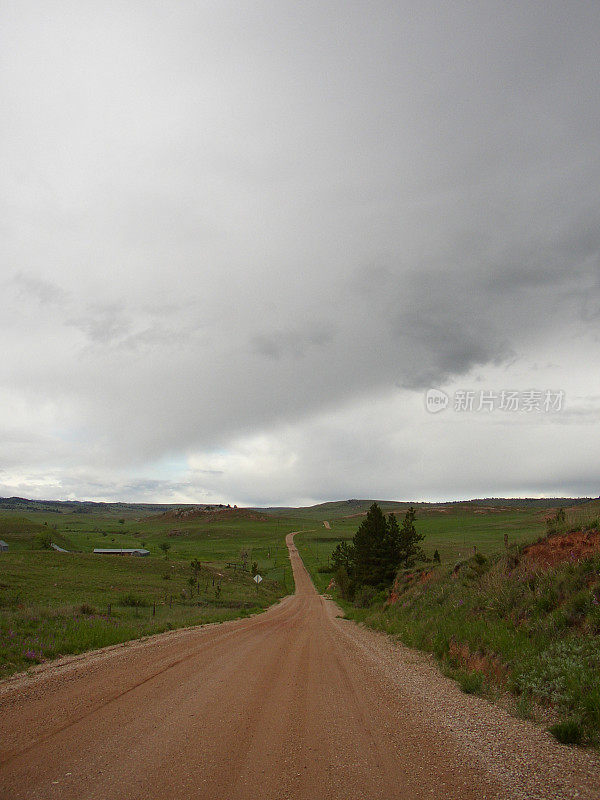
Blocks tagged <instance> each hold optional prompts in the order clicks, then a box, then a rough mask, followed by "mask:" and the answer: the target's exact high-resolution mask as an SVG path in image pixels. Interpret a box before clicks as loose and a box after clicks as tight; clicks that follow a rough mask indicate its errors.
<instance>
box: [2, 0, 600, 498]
mask: <svg viewBox="0 0 600 800" xmlns="http://www.w3.org/2000/svg"><path fill="white" fill-rule="evenodd" d="M0 39H1V41H0V64H1V78H0V81H1V82H0V107H1V108H2V115H1V117H0V145H1V146H0V159H1V163H0V173H1V176H2V177H1V179H0V180H1V196H0V202H1V210H0V211H1V213H0V248H1V251H0V258H1V264H2V266H1V272H0V335H1V341H2V349H1V358H0V496H10V495H21V496H26V497H35V498H52V499H54V498H56V499H69V498H73V499H98V500H131V501H156V502H226V503H227V502H231V503H238V504H266V505H275V504H299V503H309V502H316V501H321V500H327V499H342V498H347V497H362V498H367V497H378V498H390V499H414V500H419V499H421V500H443V499H457V498H466V497H482V496H492V495H495V496H507V495H513V496H515V495H516V496H518V495H528V496H533V495H536V496H537V495H540V496H541V495H546V496H548V495H569V496H571V495H573V496H583V495H590V496H597V495H598V494H600V470H599V462H598V453H599V452H600V218H599V217H600V139H599V132H600V74H599V72H600V69H599V65H600V57H599V45H598V42H599V41H600V4H599V3H598V2H597V1H596V0H593V1H592V2H586V0H570V1H569V0H560V2H552V0H540V2H533V1H532V0H522V2H519V3H509V2H506V1H505V0H503V1H502V2H476V3H473V2H451V1H450V2H446V3H441V2H439V0H434V1H432V2H423V0H419V2H416V0H415V1H414V2H401V1H400V0H389V1H388V2H377V1H375V2H373V0H370V2H368V3H367V2H356V1H352V0H337V1H335V2H334V1H332V2H327V0H318V2H316V1H315V2H311V1H310V0H309V1H308V2H307V1H306V0H303V2H301V3H300V2H293V3H292V2H285V0H272V2H261V1H260V0H253V2H244V1H243V0H236V2H226V1H224V0H214V2H208V1H203V0H193V2H192V1H191V0H189V1H188V2H186V1H185V0H177V2H172V0H163V2H152V0H140V1H139V2H135V1H134V0H128V2H121V1H120V0H119V1H118V2H110V0H102V2H89V1H88V0H75V1H74V2H54V1H53V0H38V2H31V1H30V0H4V2H3V4H2V11H1V16H0ZM431 388H435V389H439V390H443V391H444V392H445V393H446V395H447V396H448V406H447V408H445V409H443V410H441V411H439V412H438V413H430V411H428V409H427V405H426V392H427V390H428V389H431ZM468 391H470V392H473V395H461V394H460V393H461V392H468ZM502 391H505V392H508V391H512V392H516V395H513V396H512V397H513V398H515V397H516V401H515V402H516V403H517V408H516V409H514V408H513V409H512V410H511V408H510V406H509V407H506V405H505V406H504V407H503V408H501V407H500V405H501V404H502V403H503V396H502V394H501V393H502ZM530 391H535V392H541V393H542V394H541V395H527V394H526V393H527V392H530ZM548 391H550V392H552V393H554V394H552V396H551V400H552V403H551V407H550V406H548V402H547V400H548V395H546V392H548ZM482 392H484V393H486V392H487V393H488V394H487V395H485V397H490V396H492V397H493V398H495V399H493V401H492V405H493V408H490V406H489V404H488V405H486V404H485V403H484V404H483V405H482V400H481V397H482V395H481V393H482ZM558 392H564V397H563V396H561V399H560V400H557V397H558V395H557V394H556V393H558ZM461 397H470V398H471V400H472V401H473V407H472V409H470V408H469V403H466V405H467V407H466V408H464V404H463V407H462V410H457V408H456V405H457V404H460V402H461V401H460V398H461ZM528 399H529V402H528ZM504 400H506V396H504ZM532 400H533V402H532ZM469 402H470V401H469ZM544 403H546V405H544ZM480 406H482V408H481V410H479V407H480ZM528 406H529V408H530V409H531V410H529V411H528V410H526V408H527V407H528ZM547 406H548V407H547Z"/></svg>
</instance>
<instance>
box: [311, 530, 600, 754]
mask: <svg viewBox="0 0 600 800" xmlns="http://www.w3.org/2000/svg"><path fill="white" fill-rule="evenodd" d="M296 543H297V545H298V547H299V550H300V553H301V555H302V556H303V558H304V559H305V563H306V566H307V568H308V569H309V571H310V572H311V574H312V577H313V580H314V581H315V584H316V585H317V587H318V588H319V590H321V591H323V589H324V588H325V586H326V585H327V584H328V583H329V581H330V579H331V577H332V575H331V574H327V573H323V572H319V571H318V570H319V568H321V569H322V568H323V563H322V559H320V558H319V553H318V549H317V548H315V546H314V543H311V542H310V541H309V540H308V539H306V538H305V539H304V541H303V540H302V538H301V537H297V538H296ZM359 598H360V599H359V600H358V601H357V603H359V604H360V605H361V606H362V607H357V604H353V603H348V602H344V601H341V602H340V604H341V605H342V607H343V608H344V610H345V612H346V615H347V616H348V617H350V618H352V619H355V620H356V621H358V622H362V623H364V624H366V625H369V626H370V627H373V628H375V629H378V630H381V631H384V632H386V633H388V634H390V635H392V636H395V637H398V639H399V640H400V641H402V642H403V643H404V644H406V645H408V646H410V647H414V648H418V649H420V650H424V651H427V652H431V653H433V654H434V655H435V656H436V658H437V659H438V661H439V662H440V664H441V666H442V669H443V670H444V671H445V672H446V673H447V674H448V675H450V676H451V677H453V678H455V679H456V680H457V681H458V682H459V684H460V686H461V688H462V689H463V690H464V691H465V692H468V693H478V694H483V695H486V696H488V697H490V698H491V699H497V698H498V697H499V696H502V697H503V699H505V698H506V697H507V696H508V697H512V706H513V711H514V712H515V713H517V714H519V715H521V716H524V717H539V716H540V712H541V716H542V718H550V719H551V720H553V726H552V728H551V730H552V732H553V734H554V735H555V737H556V738H557V739H558V740H559V741H562V742H565V743H573V744H578V743H584V744H592V745H596V746H597V745H598V743H599V742H600V555H596V556H594V557H591V558H586V559H584V560H572V561H566V562H563V563H561V564H558V565H554V566H551V567H544V568H542V567H540V566H538V565H537V564H536V563H534V562H533V561H531V560H530V559H528V558H527V557H525V556H523V555H522V553H521V552H520V550H519V548H517V547H516V546H513V547H511V548H510V549H509V550H508V551H505V552H504V553H502V554H498V553H496V554H489V555H487V556H486V555H483V554H481V553H477V554H476V555H472V556H471V557H469V558H466V559H463V560H461V561H460V562H458V563H457V564H456V565H454V566H448V565H444V564H442V565H441V566H439V567H436V568H435V569H434V568H432V566H431V565H426V566H425V567H424V568H421V569H417V570H413V571H408V572H405V573H402V574H400V575H399V576H398V579H397V581H396V583H395V586H394V589H393V592H392V593H391V596H390V597H384V596H382V595H379V596H374V595H373V594H371V596H369V594H368V593H363V594H361V595H360V596H359Z"/></svg>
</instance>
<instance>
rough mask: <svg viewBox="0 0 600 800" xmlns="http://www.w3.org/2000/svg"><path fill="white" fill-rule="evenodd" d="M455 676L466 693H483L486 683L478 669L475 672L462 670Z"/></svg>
mask: <svg viewBox="0 0 600 800" xmlns="http://www.w3.org/2000/svg"><path fill="white" fill-rule="evenodd" d="M454 677H455V678H456V680H457V681H458V685H459V686H460V688H461V689H462V690H463V692H464V693H465V694H483V690H484V686H485V683H484V677H483V673H482V672H479V671H478V670H474V671H473V672H467V671H463V670H460V671H458V672H457V673H456V674H455V676H454Z"/></svg>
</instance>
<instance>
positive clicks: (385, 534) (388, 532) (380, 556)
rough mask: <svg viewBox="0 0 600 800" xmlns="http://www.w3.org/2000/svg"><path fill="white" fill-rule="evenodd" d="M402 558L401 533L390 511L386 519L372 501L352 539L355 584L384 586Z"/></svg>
mask: <svg viewBox="0 0 600 800" xmlns="http://www.w3.org/2000/svg"><path fill="white" fill-rule="evenodd" d="M400 558H401V533H400V530H399V528H398V523H397V522H396V518H395V517H394V516H393V514H390V515H389V518H388V519H386V518H385V516H384V514H383V512H382V510H381V509H380V508H379V506H378V505H377V503H373V505H372V506H371V508H370V509H369V510H368V512H367V516H366V517H365V519H364V520H363V522H362V523H361V524H360V527H359V528H358V530H357V531H356V533H355V535H354V539H353V552H352V570H351V577H352V579H353V581H354V583H355V585H357V586H362V585H366V586H386V585H389V584H390V583H391V582H392V581H393V579H394V576H395V575H396V570H397V569H398V566H399V564H400Z"/></svg>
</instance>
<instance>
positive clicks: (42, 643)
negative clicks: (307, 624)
mask: <svg viewBox="0 0 600 800" xmlns="http://www.w3.org/2000/svg"><path fill="white" fill-rule="evenodd" d="M121 519H123V518H122V517H120V518H118V517H113V516H110V517H101V516H98V515H83V514H77V513H73V514H55V515H49V514H47V513H45V514H43V513H40V514H39V515H38V514H31V513H29V514H28V515H27V517H22V516H20V515H14V514H0V538H2V539H5V540H6V541H7V542H9V546H10V550H9V552H4V553H0V677H6V676H7V675H10V674H11V673H14V672H18V671H22V670H25V669H27V668H28V667H30V666H32V665H34V664H38V663H41V662H43V661H47V660H51V659H53V658H57V657H60V656H62V655H68V654H73V653H81V652H84V651H86V650H91V649H96V648H100V647H105V646H107V645H112V644H117V643H120V642H124V641H127V640H130V639H135V638H139V637H141V636H147V635H150V634H154V633H160V632H162V631H165V630H170V629H173V628H181V627H186V626H191V625H199V624H204V623H209V622H222V621H225V620H229V619H233V618H236V617H244V616H247V615H249V614H254V613H257V612H259V611H262V610H264V609H265V608H267V607H268V606H269V605H272V604H273V603H274V602H276V601H277V600H278V599H279V598H281V597H283V596H284V595H286V594H288V593H289V592H290V591H293V576H292V571H291V568H290V565H289V558H288V553H287V548H286V546H285V534H286V533H287V532H288V531H289V530H293V529H294V523H293V521H285V522H284V521H282V520H267V521H263V520H253V519H243V518H242V519H232V520H225V521H221V520H216V521H211V522H208V521H205V520H200V521H198V520H191V521H185V520H184V521H182V522H179V521H178V522H175V523H174V522H173V521H172V520H171V521H169V520H167V521H163V520H161V519H156V518H152V517H149V518H142V519H134V518H128V517H125V518H124V519H123V521H121ZM48 539H50V540H51V541H53V542H55V543H56V544H59V545H60V546H62V547H64V548H65V549H68V550H70V551H71V552H68V553H57V552H55V551H53V550H51V549H50V550H49V549H47V547H45V546H44V542H45V543H46V544H47V540H48ZM163 543H168V544H169V545H170V548H169V550H168V553H167V556H168V557H167V558H165V555H164V553H163V551H162V550H161V549H160V545H161V544H163ZM142 546H144V547H146V548H147V549H149V550H150V553H151V555H150V556H149V557H147V558H135V557H131V556H102V555H94V554H93V553H92V552H91V550H92V549H93V547H142ZM242 552H243V553H244V554H245V556H246V559H247V569H246V570H243V569H241V568H240V566H239V565H240V561H241V553H242ZM195 559H198V560H199V561H200V563H201V566H200V567H199V569H198V570H197V571H196V572H194V570H192V568H191V561H192V560H195ZM253 563H256V565H257V567H258V571H259V573H260V574H261V575H262V577H263V581H262V583H261V584H260V586H259V587H258V588H257V585H256V583H255V582H254V581H253V580H252V575H251V573H250V570H249V567H250V566H251V565H252V564H253ZM234 565H235V566H234ZM191 579H192V580H191Z"/></svg>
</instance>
